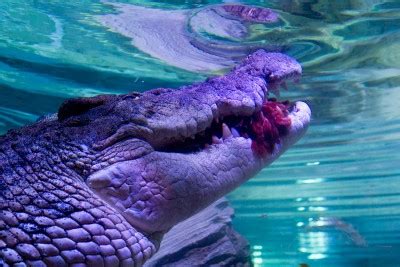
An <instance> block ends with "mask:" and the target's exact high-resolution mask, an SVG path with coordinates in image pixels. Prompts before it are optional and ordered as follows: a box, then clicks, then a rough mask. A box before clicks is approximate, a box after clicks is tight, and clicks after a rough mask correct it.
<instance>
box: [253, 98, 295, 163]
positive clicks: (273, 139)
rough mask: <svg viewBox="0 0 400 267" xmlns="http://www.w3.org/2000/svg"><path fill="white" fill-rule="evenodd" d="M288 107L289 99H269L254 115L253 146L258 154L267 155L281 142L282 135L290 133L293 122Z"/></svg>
mask: <svg viewBox="0 0 400 267" xmlns="http://www.w3.org/2000/svg"><path fill="white" fill-rule="evenodd" d="M288 107H289V102H288V101H286V102H276V101H275V100H272V101H267V102H265V103H264V104H263V106H262V108H261V111H259V112H257V113H256V114H255V115H254V116H253V119H252V121H251V123H250V125H251V129H252V131H253V133H254V139H253V142H252V144H251V148H252V149H253V151H254V152H255V153H256V154H257V155H259V156H262V157H265V156H266V155H267V154H271V153H272V152H273V150H274V148H275V145H276V144H279V143H280V142H281V139H280V137H282V136H285V135H286V134H287V133H288V130H289V127H290V124H291V120H290V118H289V117H288V115H289V111H288Z"/></svg>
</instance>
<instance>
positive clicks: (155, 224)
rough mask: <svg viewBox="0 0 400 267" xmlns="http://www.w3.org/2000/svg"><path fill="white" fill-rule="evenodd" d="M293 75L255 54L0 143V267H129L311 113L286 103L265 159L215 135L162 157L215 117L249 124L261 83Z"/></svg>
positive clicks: (78, 110)
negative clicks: (282, 126)
mask: <svg viewBox="0 0 400 267" xmlns="http://www.w3.org/2000/svg"><path fill="white" fill-rule="evenodd" d="M300 74H301V67H300V65H299V64H298V63H297V62H296V61H295V60H293V59H291V58H290V57H288V56H285V55H283V54H279V53H266V52H264V51H262V50H260V51H257V52H255V53H254V54H252V55H250V56H249V57H247V58H246V59H245V60H244V61H243V63H242V64H241V65H239V66H237V67H236V68H235V69H233V70H232V71H231V72H230V73H228V74H227V75H225V76H221V77H216V78H211V79H209V80H207V81H205V82H203V83H199V84H194V85H191V86H185V87H182V88H180V90H172V89H164V88H162V89H155V90H152V91H148V92H145V93H142V94H139V93H131V94H127V95H103V96H98V97H93V98H80V99H72V100H69V101H67V102H65V103H64V104H63V105H62V106H61V108H60V110H59V112H58V119H57V118H55V119H54V118H49V119H44V120H42V121H39V122H37V123H35V124H32V125H30V126H26V127H23V128H21V129H18V130H13V131H10V132H9V133H8V134H7V135H5V136H3V137H0V209H1V212H0V258H1V259H2V260H3V261H4V262H5V263H6V264H9V265H13V264H15V263H25V264H27V265H34V266H45V265H47V266H67V265H71V264H73V263H80V264H84V265H89V266H95V265H96V266H119V265H121V266H141V265H142V264H143V263H144V262H145V261H146V260H147V259H149V258H150V257H151V256H152V255H153V254H154V253H155V252H156V251H157V248H158V246H159V242H160V241H161V238H162V235H163V234H164V233H165V232H167V231H168V230H169V229H170V228H171V227H173V226H174V225H176V224H177V223H178V222H180V221H182V220H184V219H186V218H188V217H190V216H191V215H193V214H195V213H196V212H198V211H199V210H201V209H203V208H205V207H206V206H207V205H209V204H210V203H212V202H213V201H215V200H217V199H218V198H220V197H221V196H223V195H225V194H226V193H228V192H230V191H231V190H233V189H234V188H236V187H237V186H238V185H240V184H241V183H242V182H244V181H246V180H247V179H249V178H250V177H252V176H253V175H254V174H256V173H257V172H258V171H260V170H261V169H262V168H263V167H265V166H266V165H267V164H269V163H271V162H272V161H273V160H275V159H276V158H278V157H279V156H280V155H281V154H282V153H283V152H284V151H285V150H286V149H287V148H288V147H289V146H290V145H292V144H293V143H295V142H296V141H297V140H298V139H299V138H300V137H301V136H302V135H303V134H304V132H305V130H306V128H307V126H308V124H309V121H310V115H311V112H310V109H309V108H308V106H307V105H306V104H305V103H302V102H296V103H295V104H294V105H293V108H292V109H291V112H290V114H289V117H290V119H291V126H290V129H289V131H288V134H287V135H285V136H282V137H281V140H280V143H279V144H277V145H276V146H275V149H274V151H273V152H272V153H271V154H269V155H267V156H266V157H260V156H258V155H256V154H255V153H254V152H253V151H252V149H251V142H252V141H251V139H249V138H245V137H241V136H237V134H233V135H232V133H231V131H227V130H226V129H225V130H224V131H223V132H224V134H223V137H222V138H221V139H219V140H218V141H217V142H214V143H213V144H211V145H210V146H208V147H206V148H203V149H201V150H199V151H197V152H190V153H179V152H171V151H169V152H168V151H166V150H165V149H164V148H165V147H173V146H174V144H178V143H177V142H178V140H182V139H185V138H190V137H192V136H194V135H195V134H198V133H200V132H202V131H204V130H205V129H206V128H208V127H210V125H211V124H212V122H213V121H215V120H223V117H226V116H229V115H238V116H243V117H246V116H251V115H252V114H254V113H255V112H257V111H259V110H260V107H261V105H262V103H263V101H266V98H267V92H268V86H269V85H270V84H273V85H274V86H276V85H277V84H279V83H280V82H281V81H283V80H284V79H289V78H296V77H298V76H299V75H300ZM232 131H233V130H232Z"/></svg>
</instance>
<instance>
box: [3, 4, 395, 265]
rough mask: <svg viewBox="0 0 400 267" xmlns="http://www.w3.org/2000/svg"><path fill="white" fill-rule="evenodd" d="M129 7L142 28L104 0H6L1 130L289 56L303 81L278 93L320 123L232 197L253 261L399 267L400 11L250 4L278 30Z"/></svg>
mask: <svg viewBox="0 0 400 267" xmlns="http://www.w3.org/2000/svg"><path fill="white" fill-rule="evenodd" d="M123 4H130V5H133V6H132V7H130V8H131V9H135V10H136V9H141V12H140V13H141V14H147V15H143V18H140V20H139V21H140V22H142V24H141V25H140V26H141V27H138V28H137V29H135V31H133V32H132V31H128V32H125V31H123V28H124V27H125V26H126V25H125V23H127V25H129V18H127V19H125V20H121V21H120V24H119V25H120V27H115V26H114V25H111V24H108V23H107V19H106V18H110V17H111V16H117V17H116V18H120V17H118V15H119V14H122V15H123V14H124V13H123V11H124V9H122V10H121V7H117V6H115V5H113V4H110V3H107V2H102V3H98V2H95V1H93V2H86V4H85V5H82V4H81V3H80V2H78V1H70V2H68V3H64V2H52V3H47V1H26V2H25V1H2V2H1V3H0V7H1V9H0V10H1V11H0V24H1V27H0V53H1V54H0V131H1V133H6V131H7V130H8V129H13V128H17V127H20V126H22V125H26V124H29V123H32V122H34V121H35V120H36V119H37V118H38V117H40V116H41V115H44V114H49V113H54V112H56V111H57V109H58V107H59V106H60V104H61V103H62V102H63V101H64V100H66V99H68V98H71V97H78V96H79V97H81V96H85V97H88V96H95V95H98V94H109V93H129V92H131V91H140V92H144V91H147V90H149V89H153V88H157V87H164V88H166V87H173V88H177V87H179V86H181V85H187V84H191V83H195V82H200V81H203V80H204V79H205V78H206V77H210V76H215V75H220V74H223V73H226V72H227V71H228V70H229V69H230V68H231V67H233V65H234V64H236V63H237V62H240V60H241V59H242V58H244V57H245V56H246V55H247V54H249V53H251V52H253V51H255V50H257V49H259V48H265V49H269V50H272V51H279V52H283V53H285V54H288V55H290V56H291V57H293V58H295V59H296V60H298V61H299V62H300V63H301V65H302V67H303V78H302V79H301V81H300V83H298V84H294V85H292V84H289V85H288V87H289V90H288V91H284V90H281V92H280V94H281V96H280V97H279V98H280V99H281V98H283V99H290V100H296V99H301V100H303V101H305V102H307V103H308V105H309V106H310V107H311V109H312V111H313V117H312V122H311V125H310V128H309V130H308V133H307V135H305V136H304V137H303V139H301V141H300V142H299V143H298V144H297V145H295V146H294V147H292V148H291V150H289V151H288V152H286V154H284V155H283V156H282V157H281V158H280V159H279V160H278V161H276V162H275V163H274V164H273V165H271V166H270V167H268V168H267V169H265V170H263V171H262V172H261V173H259V174H258V175H257V176H256V177H254V178H253V179H251V180H250V181H249V182H247V183H246V184H244V185H242V186H241V187H240V188H239V189H237V190H236V191H234V192H232V193H230V194H229V195H228V198H229V200H230V202H231V203H232V205H233V207H234V208H235V216H236V217H235V219H234V226H235V229H236V230H238V231H239V232H240V233H241V234H242V235H243V236H244V237H246V238H247V240H248V241H249V243H250V245H251V253H252V261H253V263H254V265H256V266H297V265H299V264H308V265H309V266H398V265H399V264H400V260H399V259H398V254H399V252H400V244H399V242H400V241H399V234H398V228H399V224H400V216H399V211H398V210H399V200H400V196H399V193H400V186H399V183H398V180H399V172H398V169H399V168H398V162H399V157H400V156H399V153H398V151H399V148H400V141H399V140H400V139H399V128H400V127H399V125H400V124H399V119H398V118H399V113H400V109H399V108H398V104H397V103H398V99H399V93H398V90H399V62H400V61H399V59H400V58H399V52H398V51H399V41H398V40H399V28H400V27H399V19H400V18H399V8H400V6H399V4H398V2H396V1H333V2H332V1H329V2H328V1H316V2H315V3H309V2H308V1H268V2H264V1H246V4H251V5H256V6H259V7H268V8H271V9H272V10H273V11H274V12H275V13H277V14H278V18H277V21H268V22H266V21H261V22H260V21H248V20H237V19H233V18H229V17H226V16H222V17H221V13H218V12H219V8H218V4H221V2H219V1H196V2H194V1H193V2H190V1H188V2H185V3H183V2H179V1H168V2H155V1H154V2H149V1H129V2H124V3H123ZM230 4H232V3H230ZM146 12H147V13H146ZM165 12H167V13H165ZM158 14H161V15H160V17H162V18H163V24H162V26H163V27H161V26H160V27H157V25H154V19H153V20H151V19H150V18H151V16H152V15H153V16H157V15H158ZM165 14H175V15H174V16H172V18H170V20H168V19H169V18H168V17H167V16H166V15H165ZM146 18H147V19H148V21H146ZM175 18H176V20H175ZM178 18H179V19H178ZM272 20H273V19H272ZM117 21H118V20H117ZM182 21H183V22H182ZM204 21H207V23H205V22H204ZM213 21H216V22H215V23H214V24H213V23H212V22H213ZM173 22H174V23H175V24H173ZM185 22H186V23H185ZM121 23H122V24H121ZM136 23H138V22H136ZM169 25H172V26H171V33H172V34H171V36H172V37H169V36H168V35H166V36H164V35H165V31H169V28H168V26H169ZM176 25H181V26H179V27H181V28H179V27H178V26H176ZM225 25H228V26H227V27H224V26H225ZM177 29H178V30H177ZM149 30H151V31H152V32H153V33H152V34H149V35H151V36H158V37H159V38H150V39H146V38H145V37H146V32H147V31H149ZM158 31H159V32H158ZM162 33H164V34H162ZM173 36H180V38H182V39H179V38H178V39H175V38H173ZM135 38H136V39H135ZM141 41H142V42H141ZM146 42H147V43H149V44H153V45H154V44H156V45H154V46H152V45H146ZM180 45H182V47H179V46H180ZM164 46H165V47H168V46H170V47H171V48H174V49H165V47H164ZM177 46H178V47H177ZM161 47H162V48H161ZM170 51H176V53H178V52H182V55H180V54H175V55H174V54H173V53H171V52H170ZM185 52H187V53H185ZM171 55H172V56H171Z"/></svg>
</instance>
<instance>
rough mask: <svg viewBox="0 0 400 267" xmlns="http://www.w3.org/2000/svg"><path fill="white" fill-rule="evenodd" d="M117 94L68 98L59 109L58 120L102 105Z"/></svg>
mask: <svg viewBox="0 0 400 267" xmlns="http://www.w3.org/2000/svg"><path fill="white" fill-rule="evenodd" d="M114 97H115V95H99V96H95V97H81V98H73V99H68V100H66V101H65V102H64V103H63V104H62V105H61V107H60V109H59V110H58V120H59V121H63V120H65V119H68V118H70V117H72V116H77V115H81V114H84V113H86V112H88V111H89V110H91V109H93V108H95V107H98V106H101V105H103V104H104V103H106V102H107V100H109V99H111V98H114Z"/></svg>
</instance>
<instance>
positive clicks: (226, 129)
mask: <svg viewBox="0 0 400 267" xmlns="http://www.w3.org/2000/svg"><path fill="white" fill-rule="evenodd" d="M231 136H232V133H231V130H230V129H229V127H228V125H226V124H225V123H222V137H223V138H224V139H226V138H229V137H231Z"/></svg>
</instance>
